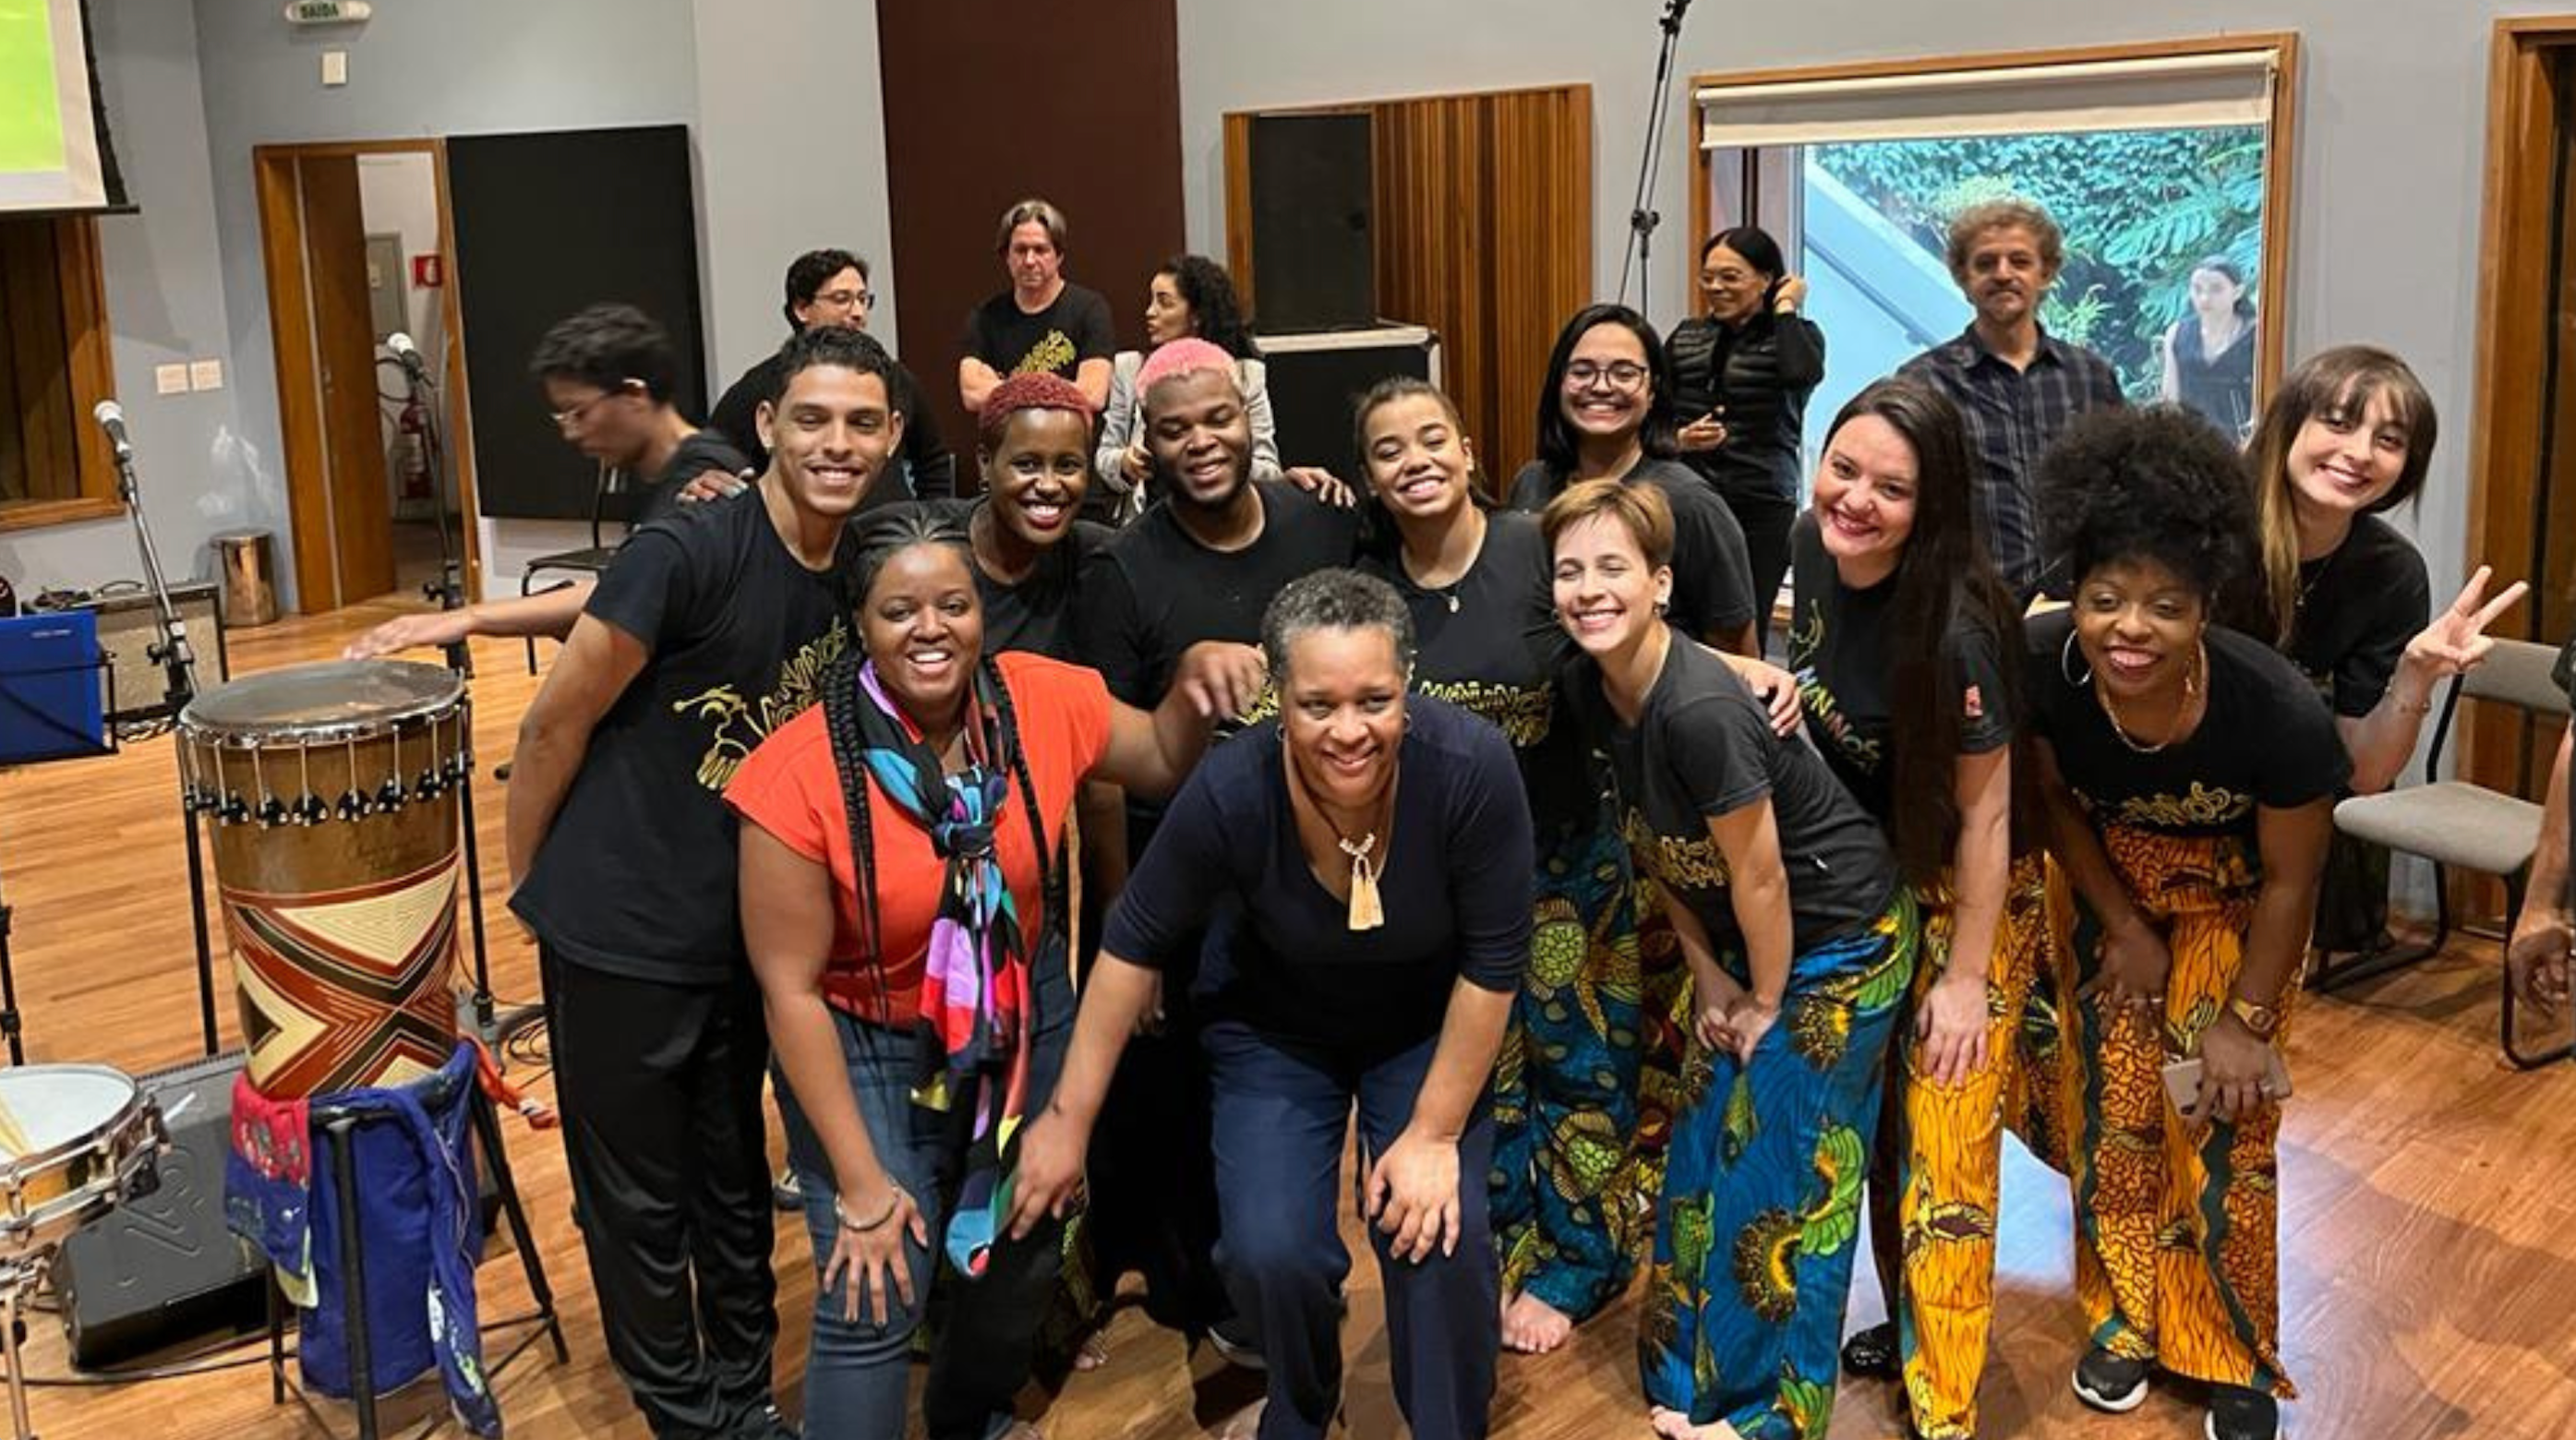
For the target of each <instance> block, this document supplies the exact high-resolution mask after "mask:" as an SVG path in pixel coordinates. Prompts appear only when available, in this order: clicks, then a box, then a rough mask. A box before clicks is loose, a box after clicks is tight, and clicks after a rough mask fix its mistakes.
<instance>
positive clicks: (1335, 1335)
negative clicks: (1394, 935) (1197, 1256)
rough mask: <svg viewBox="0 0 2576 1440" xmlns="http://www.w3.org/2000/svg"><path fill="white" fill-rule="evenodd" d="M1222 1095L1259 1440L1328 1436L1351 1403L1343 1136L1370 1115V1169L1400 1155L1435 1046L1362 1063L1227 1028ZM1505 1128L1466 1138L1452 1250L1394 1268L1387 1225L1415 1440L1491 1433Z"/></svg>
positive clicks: (1221, 1028)
mask: <svg viewBox="0 0 2576 1440" xmlns="http://www.w3.org/2000/svg"><path fill="white" fill-rule="evenodd" d="M1201 1039H1202V1043H1203V1044H1204V1045H1205V1046H1206V1048H1207V1053H1208V1061H1209V1068H1210V1070H1211V1072H1212V1082H1213V1088H1214V1090H1215V1129H1216V1188H1217V1205H1218V1209H1219V1210H1220V1212H1221V1214H1222V1226H1223V1238H1221V1239H1220V1240H1219V1241H1218V1242H1217V1265H1218V1267H1219V1268H1220V1269H1222V1270H1223V1271H1224V1272H1225V1281H1226V1288H1227V1290H1228V1291H1229V1292H1230V1293H1231V1294H1232V1295H1233V1297H1234V1308H1235V1313H1236V1314H1237V1315H1238V1316H1240V1317H1242V1318H1243V1319H1245V1320H1246V1321H1248V1322H1249V1324H1250V1326H1251V1328H1252V1330H1253V1331H1254V1333H1255V1338H1257V1340H1258V1341H1259V1343H1260V1346H1261V1357H1262V1359H1263V1361H1264V1362H1265V1363H1267V1364H1268V1366H1269V1370H1270V1403H1269V1406H1268V1408H1267V1409H1265V1410H1264V1411H1263V1413H1262V1417H1261V1437H1262V1440H1307V1437H1320V1436H1321V1435H1323V1433H1324V1428H1325V1427H1326V1426H1327V1425H1328V1424H1330V1423H1331V1421H1332V1418H1333V1414H1334V1412H1335V1410H1336V1409H1337V1408H1338V1407H1339V1405H1340V1402H1341V1388H1342V1344H1341V1319H1342V1303H1341V1296H1340V1293H1339V1292H1340V1287H1341V1283H1342V1280H1343V1278H1344V1277H1346V1276H1348V1275H1349V1274H1350V1270H1351V1257H1350V1252H1349V1251H1347V1250H1345V1249H1344V1248H1342V1238H1341V1227H1340V1223H1339V1216H1340V1213H1341V1194H1342V1188H1343V1187H1342V1184H1341V1171H1342V1132H1343V1127H1344V1126H1346V1125H1347V1124H1348V1123H1349V1121H1350V1115H1351V1108H1352V1105H1353V1103H1354V1102H1356V1103H1357V1105H1358V1107H1359V1125H1360V1164H1361V1165H1363V1166H1366V1165H1368V1164H1371V1163H1372V1162H1373V1161H1374V1159H1375V1157H1376V1156H1378V1155H1380V1154H1383V1153H1384V1152H1385V1150H1386V1148H1387V1147H1388V1146H1390V1145H1392V1144H1394V1143H1395V1139H1396V1137H1397V1136H1398V1135H1400V1134H1402V1133H1403V1131H1404V1127H1405V1125H1406V1123H1407V1122H1408V1121H1410V1120H1411V1119H1412V1118H1413V1102H1414V1099H1415V1097H1416V1096H1418V1095H1420V1094H1421V1092H1422V1080H1423V1076H1424V1074H1425V1073H1426V1072H1428V1071H1429V1070H1430V1068H1431V1053H1432V1050H1433V1048H1434V1047H1435V1046H1436V1045H1437V1044H1438V1043H1439V1042H1438V1040H1437V1038H1436V1037H1435V1038H1434V1039H1430V1040H1425V1041H1423V1042H1422V1043H1421V1044H1419V1045H1416V1046H1414V1047H1413V1048H1412V1049H1410V1050H1406V1051H1404V1052H1402V1053H1401V1054H1398V1055H1394V1056H1391V1057H1389V1058H1387V1059H1384V1060H1380V1061H1378V1062H1376V1063H1374V1064H1367V1065H1363V1064H1360V1063H1357V1062H1354V1061H1351V1060H1349V1059H1347V1058H1346V1057H1343V1056H1340V1055H1336V1054H1333V1053H1332V1052H1330V1051H1326V1050H1320V1049H1317V1048H1313V1047H1308V1046H1301V1045H1295V1044H1291V1043H1288V1042H1285V1041H1280V1040H1276V1039H1273V1038H1271V1037H1268V1036H1265V1035H1262V1034H1260V1033H1259V1032H1257V1031H1255V1030H1253V1029H1252V1028H1251V1027H1250V1026H1247V1025H1243V1024H1239V1023H1236V1022H1233V1021H1220V1022H1218V1023H1216V1024H1212V1025H1210V1026H1208V1027H1207V1029H1206V1030H1205V1032H1203V1034H1202V1037H1201ZM1493 1149H1494V1126H1493V1117H1492V1115H1491V1114H1490V1113H1489V1111H1488V1110H1487V1108H1486V1103H1485V1102H1484V1101H1483V1100H1479V1101H1478V1102H1477V1105H1476V1113H1475V1115H1474V1117H1473V1119H1471V1120H1470V1121H1469V1123H1468V1125H1467V1129H1466V1133H1465V1134H1463V1135H1462V1136H1460V1137H1459V1141H1458V1219H1459V1231H1460V1233H1459V1236H1458V1244H1457V1248H1456V1250H1455V1251H1454V1252H1453V1253H1451V1254H1448V1255H1443V1254H1441V1253H1440V1252H1439V1251H1438V1250H1437V1249H1434V1250H1433V1251H1432V1252H1431V1254H1430V1255H1429V1256H1427V1257H1426V1258H1424V1259H1423V1260H1422V1261H1420V1262H1419V1263H1416V1262H1414V1261H1410V1260H1401V1259H1393V1258H1390V1257H1389V1256H1388V1254H1387V1249H1386V1247H1387V1243H1388V1240H1389V1239H1390V1238H1391V1237H1389V1236H1388V1235H1386V1234H1385V1233H1384V1232H1383V1231H1380V1230H1379V1229H1377V1228H1376V1227H1375V1226H1371V1227H1369V1240H1370V1243H1371V1246H1372V1248H1374V1249H1375V1250H1376V1251H1377V1263H1378V1275H1379V1278H1380V1279H1381V1280H1382V1281H1383V1283H1384V1284H1385V1287H1386V1329H1387V1348H1388V1350H1389V1352H1390V1357H1391V1359H1392V1362H1393V1367H1394V1371H1395V1401H1396V1405H1397V1407H1398V1408H1399V1409H1401V1410H1402V1411H1403V1412H1404V1418H1405V1421H1406V1423H1407V1424H1409V1425H1410V1426H1411V1427H1412V1429H1413V1433H1414V1434H1416V1435H1420V1436H1424V1437H1432V1436H1438V1437H1441V1440H1475V1437H1479V1436H1482V1435H1483V1434H1484V1433H1485V1430H1486V1423H1487V1413H1488V1411H1490V1410H1491V1409H1492V1406H1493V1399H1494V1367H1495V1361H1496V1356H1497V1355H1498V1353H1499V1352H1500V1350H1501V1348H1502V1323H1501V1313H1500V1312H1501V1303H1502V1302H1501V1283H1502V1281H1501V1266H1500V1264H1499V1262H1498V1260H1497V1258H1496V1256H1495V1253H1494V1236H1493V1229H1492V1227H1491V1225H1490V1224H1489V1223H1488V1221H1487V1218H1486V1212H1485V1199H1486V1190H1487V1188H1488V1183H1489V1182H1488V1179H1487V1176H1488V1173H1489V1172H1490V1171H1491V1170H1492V1168H1493Z"/></svg>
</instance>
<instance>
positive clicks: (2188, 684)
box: [2182, 630, 2209, 698]
mask: <svg viewBox="0 0 2576 1440" xmlns="http://www.w3.org/2000/svg"><path fill="white" fill-rule="evenodd" d="M2201 633H2202V635H2203V636H2204V637H2205V636H2206V635H2207V634H2208V633H2209V632H2208V631H2206V630H2203V631H2202V632H2201ZM2208 669H2209V641H2208V640H2207V639H2206V638H2204V639H2202V640H2201V641H2200V642H2199V643H2198V644H2197V645H2195V646H2194V647H2193V649H2192V653H2191V668H2190V669H2189V670H2186V671H2184V672H2183V676H2182V693H2183V695H2184V696H2185V698H2190V697H2194V696H2197V695H2199V694H2200V677H2201V675H2202V674H2203V672H2205V671H2207V670H2208Z"/></svg>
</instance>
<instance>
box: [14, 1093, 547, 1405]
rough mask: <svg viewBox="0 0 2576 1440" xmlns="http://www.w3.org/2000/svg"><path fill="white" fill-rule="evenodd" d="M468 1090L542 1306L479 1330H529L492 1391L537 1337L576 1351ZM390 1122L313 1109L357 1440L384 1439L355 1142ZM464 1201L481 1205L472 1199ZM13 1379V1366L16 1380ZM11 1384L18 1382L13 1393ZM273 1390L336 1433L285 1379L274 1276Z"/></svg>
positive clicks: (375, 1114) (501, 1155) (495, 1141)
mask: <svg viewBox="0 0 2576 1440" xmlns="http://www.w3.org/2000/svg"><path fill="white" fill-rule="evenodd" d="M465 1086H466V1101H465V1103H466V1104H467V1105H468V1106H470V1107H471V1110H470V1112H469V1113H470V1114H471V1116H472V1123H473V1126H474V1137H475V1139H476V1140H477V1141H478V1142H480V1144H481V1146H482V1150H483V1158H484V1163H486V1164H488V1165H490V1166H491V1167H492V1187H493V1189H495V1190H497V1191H498V1192H500V1198H501V1212H502V1214H503V1215H504V1216H505V1217H506V1218H507V1219H508V1221H509V1225H510V1239H511V1243H512V1244H513V1245H514V1246H516V1247H517V1249H518V1252H519V1264H520V1267H521V1268H522V1269H524V1270H525V1271H526V1272H527V1276H528V1293H529V1294H530V1295H532V1296H534V1297H535V1299H536V1306H537V1308H536V1309H535V1310H533V1311H531V1312H530V1313H528V1314H525V1315H514V1316H511V1317H510V1318H508V1319H506V1320H494V1321H491V1322H489V1323H486V1324H484V1325H483V1326H482V1327H481V1330H482V1333H483V1334H486V1335H490V1334H493V1333H495V1332H497V1331H502V1330H510V1329H516V1328H518V1327H520V1326H526V1327H529V1328H528V1333H526V1334H525V1335H522V1336H520V1337H519V1341H518V1343H517V1344H515V1345H512V1346H511V1347H510V1348H509V1349H508V1350H507V1351H505V1352H503V1353H502V1355H501V1358H500V1359H498V1360H495V1361H493V1362H492V1363H491V1364H490V1365H487V1366H485V1367H483V1376H484V1381H485V1385H486V1387H487V1388H489V1386H490V1385H491V1384H492V1382H494V1381H497V1380H498V1379H499V1378H500V1375H501V1372H502V1371H504V1370H506V1369H508V1368H509V1366H510V1363H511V1362H512V1361H514V1360H516V1359H518V1358H519V1356H520V1355H521V1354H523V1353H525V1351H526V1350H527V1348H528V1347H529V1346H531V1345H533V1344H535V1343H536V1342H537V1341H538V1339H540V1338H544V1339H547V1340H551V1341H552V1342H553V1344H554V1352H555V1363H556V1364H558V1365H563V1364H569V1363H570V1362H571V1360H572V1352H571V1351H570V1350H569V1349H567V1348H565V1345H564V1337H563V1320H562V1318H561V1317H560V1316H558V1315H557V1314H556V1313H555V1294H554V1290H553V1288H552V1287H551V1286H549V1285H548V1284H547V1283H546V1264H545V1257H543V1256H542V1255H539V1254H538V1253H537V1242H536V1237H535V1235H533V1234H532V1233H531V1232H530V1231H529V1229H528V1212H527V1211H526V1210H525V1209H524V1208H522V1207H521V1205H520V1204H519V1186H518V1182H517V1181H516V1180H514V1179H513V1178H512V1177H511V1174H510V1156H509V1152H508V1151H506V1150H505V1149H503V1148H502V1144H501V1122H500V1120H499V1119H498V1117H497V1116H496V1115H495V1114H494V1113H493V1109H492V1101H491V1099H490V1097H488V1096H486V1095H485V1094H484V1093H483V1086H482V1084H481V1082H480V1081H479V1080H477V1079H476V1078H475V1077H473V1076H472V1075H468V1076H467V1077H466V1079H465ZM392 1123H395V1122H394V1118H393V1116H392V1114H391V1113H390V1112H388V1111H384V1110H374V1109H355V1108H352V1107H349V1106H344V1105H338V1104H334V1103H332V1102H329V1101H317V1102H315V1103H314V1105H313V1108H312V1128H313V1129H314V1131H315V1132H317V1133H319V1134H322V1135H327V1136H329V1137H330V1151H331V1179H330V1184H331V1189H332V1194H333V1198H334V1199H335V1200H337V1201H338V1203H339V1207H340V1218H341V1225H340V1254H339V1262H340V1271H341V1275H340V1309H341V1323H342V1324H343V1325H344V1326H346V1327H347V1329H346V1332H345V1333H346V1334H347V1336H348V1346H349V1351H348V1357H349V1403H350V1405H351V1407H352V1408H353V1409H355V1410H356V1411H357V1416H358V1440H379V1437H380V1436H382V1434H383V1433H384V1432H383V1429H382V1422H381V1420H380V1419H379V1417H378V1415H377V1413H376V1398H377V1397H376V1384H375V1355H374V1347H373V1346H372V1345H371V1344H370V1343H369V1338H368V1334H367V1247H366V1242H365V1240H364V1238H363V1237H362V1236H361V1235H360V1234H359V1228H360V1227H359V1214H358V1156H357V1149H356V1141H357V1132H358V1131H360V1130H361V1129H364V1128H365V1127H367V1126H369V1125H378V1124H392ZM314 1178H315V1181H316V1182H317V1183H319V1181H320V1179H321V1177H320V1176H318V1175H317V1176H315V1177H314ZM467 1203H469V1204H474V1203H479V1202H476V1201H474V1200H472V1199H470V1198H469V1200H468V1201H467ZM434 1368H435V1367H433V1369H434ZM15 1373H16V1372H15V1369H14V1368H13V1369H12V1371H11V1374H12V1376H13V1377H14V1375H15ZM14 1385H15V1381H14V1379H13V1381H12V1386H13V1388H14ZM268 1385H269V1403H270V1404H272V1405H283V1404H285V1403H286V1397H287V1394H288V1393H289V1392H290V1391H292V1392H293V1393H294V1396H295V1398H296V1400H297V1402H298V1403H300V1404H302V1405H303V1407H304V1412H305V1414H306V1415H307V1416H308V1417H310V1418H311V1419H312V1421H313V1423H314V1424H316V1425H318V1426H319V1427H321V1429H322V1432H323V1433H324V1434H326V1435H329V1434H335V1433H336V1432H335V1431H333V1430H332V1428H331V1421H330V1419H329V1417H327V1416H325V1415H324V1414H323V1413H322V1410H321V1407H319V1406H317V1405H315V1404H314V1403H313V1397H312V1396H311V1395H309V1394H307V1393H305V1390H304V1387H303V1386H302V1385H301V1384H299V1383H298V1382H296V1381H293V1380H290V1379H288V1378H287V1375H286V1304H285V1294H284V1292H283V1291H281V1290H280V1289H279V1288H278V1285H277V1279H276V1274H275V1272H274V1271H272V1272H271V1273H270V1277H269V1282H268ZM496 1403H497V1402H496ZM448 1419H449V1412H448V1411H446V1410H444V1409H442V1410H441V1411H440V1413H439V1415H438V1416H437V1418H435V1419H433V1420H431V1421H430V1422H429V1423H428V1424H426V1425H424V1426H423V1427H422V1428H421V1429H420V1430H419V1431H418V1432H416V1433H417V1435H418V1436H427V1435H431V1434H434V1433H436V1432H437V1431H438V1429H439V1428H440V1427H441V1426H444V1425H445V1424H446V1423H447V1422H448ZM20 1440H33V1437H31V1436H28V1435H26V1434H25V1432H24V1431H23V1429H22V1430H21V1432H20Z"/></svg>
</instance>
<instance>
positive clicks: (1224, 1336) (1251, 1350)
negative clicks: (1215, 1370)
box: [1207, 1320, 1270, 1374]
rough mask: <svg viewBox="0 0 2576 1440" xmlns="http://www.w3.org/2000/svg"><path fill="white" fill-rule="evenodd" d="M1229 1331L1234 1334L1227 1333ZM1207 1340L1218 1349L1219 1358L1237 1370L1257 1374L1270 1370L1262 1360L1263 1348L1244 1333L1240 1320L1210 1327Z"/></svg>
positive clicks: (1227, 1321)
mask: <svg viewBox="0 0 2576 1440" xmlns="http://www.w3.org/2000/svg"><path fill="white" fill-rule="evenodd" d="M1229 1331H1232V1332H1234V1333H1231V1334H1229V1333H1227V1332H1229ZM1207 1340H1208V1343H1209V1344H1210V1345H1213V1346H1215V1347H1216V1353H1217V1356H1218V1358H1219V1359H1222V1360H1223V1361H1225V1363H1227V1364H1228V1365H1231V1366H1233V1367H1234V1368H1235V1369H1237V1370H1250V1371H1253V1372H1255V1373H1256V1374H1257V1373H1261V1372H1264V1371H1267V1370H1268V1369H1269V1368H1270V1365H1269V1363H1268V1362H1267V1361H1265V1360H1263V1359H1262V1358H1261V1347H1260V1346H1259V1345H1258V1344H1255V1343H1254V1342H1253V1341H1252V1340H1251V1339H1250V1338H1249V1336H1248V1335H1246V1334H1245V1333H1244V1326H1243V1324H1242V1322H1241V1321H1239V1320H1220V1321H1218V1322H1217V1323H1215V1324H1214V1325H1211V1326H1209V1327H1208V1331H1207Z"/></svg>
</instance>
